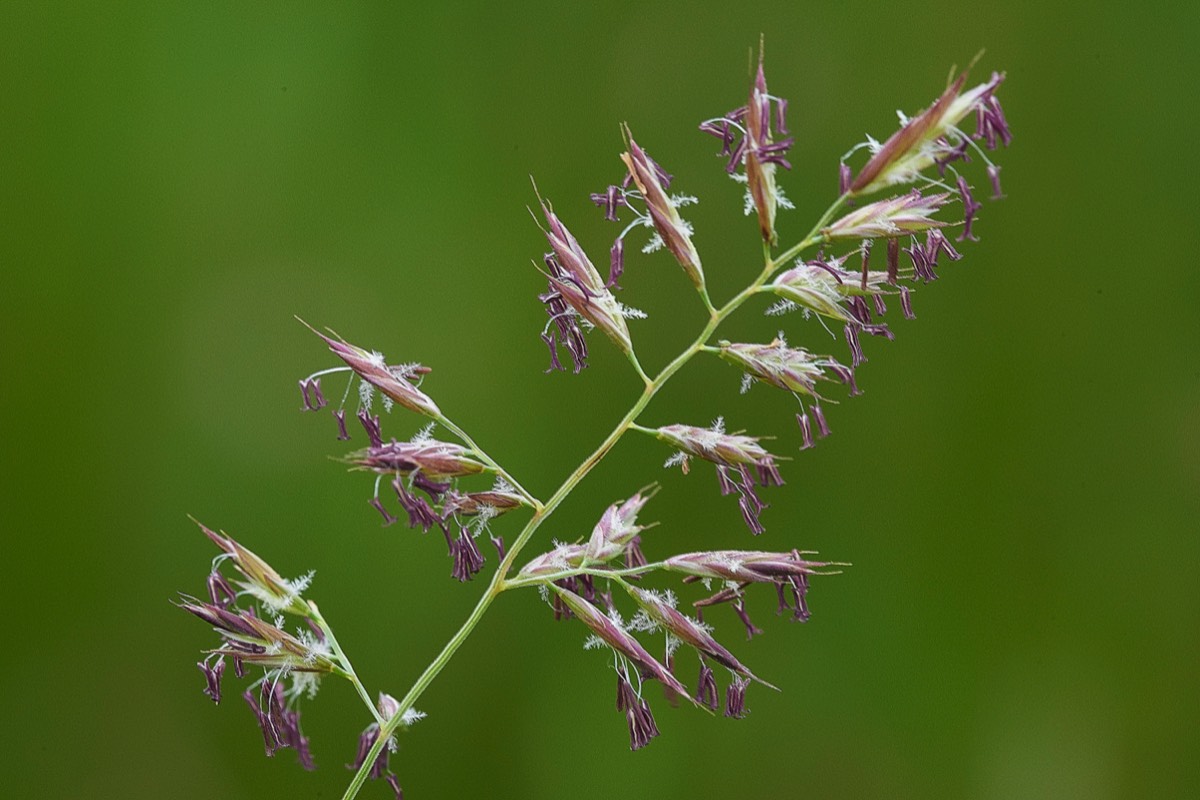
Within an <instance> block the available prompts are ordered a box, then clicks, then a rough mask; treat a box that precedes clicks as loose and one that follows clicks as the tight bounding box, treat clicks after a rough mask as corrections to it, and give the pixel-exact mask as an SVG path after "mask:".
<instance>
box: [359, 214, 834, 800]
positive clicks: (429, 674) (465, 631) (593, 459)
mask: <svg viewBox="0 0 1200 800" xmlns="http://www.w3.org/2000/svg"><path fill="white" fill-rule="evenodd" d="M845 199H846V198H845V196H844V195H843V196H842V197H839V198H838V199H837V200H836V201H835V202H834V203H833V205H831V206H830V207H829V208H828V209H826V211H825V213H824V214H823V215H822V216H821V219H819V220H818V221H817V224H816V225H814V226H813V229H812V230H811V231H810V232H809V234H808V235H807V236H805V237H804V238H803V239H802V240H801V241H800V242H799V243H797V244H796V245H794V246H792V247H790V248H788V249H787V250H785V251H784V252H783V253H781V254H780V255H779V256H778V257H777V258H773V259H772V258H771V257H770V255H769V251H768V250H765V249H764V252H766V253H767V255H766V256H765V257H764V261H765V264H764V266H763V270H762V272H761V273H759V275H758V277H757V278H755V280H754V282H753V283H751V284H750V285H749V286H747V287H746V288H745V289H743V290H742V291H740V292H738V294H736V295H735V296H734V297H733V298H732V299H731V300H730V301H729V302H728V303H726V304H725V305H724V306H722V307H721V308H719V309H716V308H712V304H711V302H710V303H709V304H708V305H709V306H710V309H711V310H710V312H709V320H708V324H706V325H705V326H704V329H703V330H702V331H700V335H699V336H697V337H696V340H695V341H694V342H692V344H691V345H690V346H689V347H688V348H687V349H686V350H684V351H683V352H682V353H680V354H679V355H678V356H676V357H675V359H674V360H673V361H671V363H669V364H667V365H666V366H665V367H663V369H662V371H661V372H659V373H658V375H656V376H655V377H654V378H653V379H652V380H650V381H648V382H647V383H646V388H645V390H644V391H643V392H642V395H641V397H639V398H638V400H637V402H635V403H634V404H633V407H632V408H630V409H629V411H628V412H627V413H626V414H625V416H624V417H623V418H622V419H621V421H620V422H618V423H617V425H616V427H615V428H613V429H612V432H611V433H609V434H608V436H607V437H606V438H605V439H604V441H603V442H601V443H600V446H599V447H597V448H596V449H595V451H593V452H592V454H591V455H590V456H588V457H587V458H586V459H584V461H583V463H582V464H580V465H579V466H578V467H576V468H575V471H574V472H572V473H571V474H570V476H569V477H568V478H567V479H566V480H565V481H563V484H562V486H559V487H558V489H557V491H555V492H554V494H553V495H551V497H550V499H549V500H547V501H546V502H545V504H542V503H539V502H537V500H536V499H534V498H533V496H532V495H530V494H529V493H528V492H526V491H525V490H524V489H521V487H520V485H519V484H518V483H517V482H516V481H513V480H511V479H510V478H509V477H508V473H506V472H504V471H503V470H502V469H501V468H500V467H499V465H497V464H496V463H495V462H494V461H492V460H491V459H490V458H488V457H487V456H486V455H485V454H484V453H483V451H482V450H480V449H479V448H478V446H477V445H475V443H474V442H472V441H471V439H470V437H469V436H467V435H466V434H465V433H464V432H463V431H462V430H461V429H460V428H458V426H456V425H454V424H453V423H451V422H450V421H449V420H447V419H445V418H444V417H442V418H440V419H439V420H438V421H439V422H441V423H442V424H443V425H445V426H446V427H447V428H449V429H450V430H451V431H453V432H454V433H455V435H457V436H458V437H459V438H460V439H462V440H463V442H465V443H466V444H467V445H468V446H469V447H471V448H472V449H473V450H475V451H476V453H478V454H479V455H480V457H481V458H483V459H484V460H485V461H486V462H488V464H489V466H491V467H493V468H494V469H496V470H497V472H498V473H499V474H500V475H501V476H502V477H504V478H505V480H509V481H510V482H511V483H512V485H513V486H514V487H516V488H517V489H518V491H520V492H521V493H522V494H523V495H525V496H526V497H527V498H528V499H529V500H530V501H531V502H533V503H534V514H533V517H531V518H530V520H529V522H528V523H526V525H525V527H524V528H523V529H522V530H521V532H520V533H519V534H518V535H517V538H516V539H515V540H514V541H513V543H512V547H510V548H509V550H508V554H507V555H506V556H505V557H504V560H503V561H501V562H500V566H499V567H497V568H496V572H495V573H494V574H493V575H492V580H491V582H490V583H489V584H488V587H487V591H485V592H484V593H483V596H482V597H480V598H479V602H478V603H477V604H476V605H475V609H474V610H473V611H472V612H471V615H470V616H469V617H467V619H466V621H465V622H463V624H462V627H460V628H459V629H458V631H457V632H456V633H455V634H454V636H453V637H452V638H451V639H450V641H449V642H447V643H446V646H445V647H443V648H442V651H441V652H440V653H438V655H437V657H436V658H435V659H434V660H433V661H432V662H431V663H430V664H429V666H427V667H426V668H425V671H424V672H422V673H421V677H419V678H417V682H416V683H414V684H413V686H412V688H411V689H409V690H408V694H406V695H404V698H403V699H402V700H401V701H400V706H399V708H398V709H397V710H396V713H395V714H394V715H393V716H392V718H391V719H389V720H388V721H387V722H386V723H384V724H382V725H381V726H380V732H379V736H377V737H376V738H375V743H374V744H373V745H372V746H371V749H370V751H369V752H368V753H367V756H366V758H365V759H364V761H363V764H362V766H361V767H360V768H359V770H358V772H356V773H355V775H354V779H353V780H352V781H351V782H350V786H349V787H347V788H346V793H345V794H344V795H342V800H353V798H354V797H356V796H357V795H358V791H359V789H361V788H362V785H363V782H364V781H366V779H367V775H368V774H369V773H370V771H371V767H372V766H373V765H374V763H375V759H376V758H377V757H378V756H379V753H380V752H381V751H382V750H383V748H384V746H385V745H386V744H387V741H388V739H389V738H390V737H391V735H392V734H393V733H395V731H396V728H397V727H399V725H400V722H401V720H402V719H403V717H404V714H405V712H406V711H408V710H409V709H411V708H412V706H413V703H415V702H416V701H417V699H418V698H419V697H420V696H421V694H422V693H423V692H424V691H425V689H426V687H428V686H429V684H431V683H432V682H433V680H434V678H436V677H437V676H438V673H439V672H441V671H442V668H443V667H445V666H446V664H447V663H448V662H449V661H450V659H451V658H452V657H453V656H454V653H455V652H456V651H457V650H458V648H459V647H461V646H462V644H463V642H465V641H466V640H467V637H469V636H470V635H471V632H472V631H473V630H474V629H475V626H476V625H478V624H479V621H480V620H481V619H482V618H483V615H484V613H485V612H486V611H487V609H488V606H490V605H491V604H492V601H493V600H495V599H496V596H497V595H499V594H500V592H502V591H504V590H505V589H506V588H510V587H511V586H512V585H513V583H516V582H515V581H514V582H507V581H506V580H505V579H506V577H507V576H508V573H509V571H510V570H511V569H512V566H513V563H514V562H515V561H516V558H517V556H518V555H519V554H520V552H521V550H522V549H524V547H525V545H526V544H528V543H529V540H530V539H531V538H532V537H533V534H534V533H536V532H537V529H538V528H539V527H541V524H542V523H543V522H545V520H546V518H547V517H549V516H550V515H551V514H553V513H554V511H555V509H557V508H558V507H559V505H561V504H562V502H563V500H565V499H566V498H567V496H568V495H570V494H571V492H572V491H573V490H574V489H575V487H576V486H577V485H578V484H579V482H580V481H582V480H583V479H584V477H586V476H587V474H588V473H589V472H591V471H592V468H593V467H595V466H596V465H597V464H599V463H600V461H601V460H603V459H604V457H605V456H606V455H608V452H609V451H610V450H612V448H613V446H614V445H616V443H617V442H618V441H619V440H620V438H621V437H622V436H624V435H625V432H626V431H628V430H629V429H630V428H632V427H634V425H635V420H636V419H637V418H638V417H639V416H640V415H641V413H642V411H644V410H645V408H646V406H647V405H649V403H650V401H651V400H652V399H654V396H655V395H656V394H658V392H659V390H660V389H662V387H663V385H664V384H666V382H667V381H669V380H670V379H671V376H673V375H674V374H675V373H676V372H678V371H679V370H680V369H682V368H683V367H684V365H685V364H687V363H688V362H689V361H691V359H692V357H693V356H694V355H696V353H699V352H700V351H701V350H703V349H704V347H705V345H706V344H707V343H708V340H709V339H710V338H712V335H713V333H714V332H715V331H716V329H717V328H718V326H720V324H721V323H722V322H724V321H725V319H726V317H728V316H729V315H730V314H732V313H733V312H734V311H736V310H737V309H738V308H739V307H740V306H741V305H742V303H744V302H746V300H747V299H749V298H750V297H752V296H754V294H755V293H757V292H758V291H759V289H761V288H762V286H763V285H764V284H765V283H766V282H767V281H768V280H770V279H771V276H772V275H774V274H775V272H776V271H777V270H778V269H779V267H780V266H782V265H783V264H786V263H787V262H788V261H790V260H791V259H792V258H795V257H796V256H797V255H799V254H800V253H801V252H802V251H804V250H805V249H807V248H809V247H811V246H812V245H813V244H815V243H816V242H818V241H820V238H821V237H820V236H819V234H820V230H821V228H822V227H823V226H824V225H825V224H826V223H827V222H828V221H829V220H830V219H831V218H832V217H833V215H834V214H835V213H836V212H837V209H838V208H839V207H840V206H841V204H842V202H843V201H844V200H845ZM702 296H703V297H707V293H703V294H702ZM635 363H636V362H635ZM639 366H640V365H639ZM643 377H644V373H643ZM521 585H524V584H521Z"/></svg>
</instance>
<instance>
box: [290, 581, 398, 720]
mask: <svg viewBox="0 0 1200 800" xmlns="http://www.w3.org/2000/svg"><path fill="white" fill-rule="evenodd" d="M308 611H309V615H310V618H311V619H312V621H313V622H314V623H316V625H317V627H318V628H320V629H321V633H322V634H324V636H325V641H326V642H327V643H328V644H329V649H330V650H331V651H332V652H333V655H334V657H336V658H337V660H338V665H339V666H340V667H341V669H342V677H344V678H346V679H347V680H348V681H350V683H352V684H354V688H355V689H356V690H357V691H358V696H359V697H361V698H362V701H363V702H364V703H365V704H366V706H367V708H369V709H371V714H372V715H374V717H375V721H376V722H378V723H379V724H380V725H382V724H383V723H384V719H383V717H382V716H380V714H379V709H377V708H376V707H375V703H373V702H372V701H371V696H370V695H369V694H367V688H366V687H365V686H363V682H362V681H361V680H359V678H358V673H357V672H355V671H354V665H353V664H351V663H350V659H349V658H348V657H347V656H346V653H345V651H344V650H342V646H341V645H340V644H338V640H337V637H336V636H334V635H333V628H331V627H330V626H329V623H328V622H326V621H325V618H324V617H323V616H321V611H320V609H318V608H317V604H316V603H314V602H313V601H312V600H309V601H308Z"/></svg>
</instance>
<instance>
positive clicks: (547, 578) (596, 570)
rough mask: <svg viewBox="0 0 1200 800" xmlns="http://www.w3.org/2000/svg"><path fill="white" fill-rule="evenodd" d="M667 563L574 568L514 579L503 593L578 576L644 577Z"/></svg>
mask: <svg viewBox="0 0 1200 800" xmlns="http://www.w3.org/2000/svg"><path fill="white" fill-rule="evenodd" d="M664 563H665V562H662V561H655V562H654V563H653V564H643V565H642V566H640V567H628V568H626V569H605V568H603V567H572V568H570V569H565V570H563V571H562V572H551V573H548V574H546V575H531V576H529V577H528V578H513V579H512V580H511V581H509V580H506V581H505V582H504V585H503V588H502V591H508V590H509V589H520V588H522V587H525V586H542V585H545V584H547V583H554V582H555V581H561V580H562V579H563V578H573V577H575V576H576V575H595V576H596V577H598V578H623V577H625V576H628V575H642V574H645V573H647V572H653V571H654V570H656V569H662V568H663V565H664Z"/></svg>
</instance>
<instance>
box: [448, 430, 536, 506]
mask: <svg viewBox="0 0 1200 800" xmlns="http://www.w3.org/2000/svg"><path fill="white" fill-rule="evenodd" d="M437 421H438V423H440V424H441V425H442V427H444V428H445V429H446V430H448V431H450V432H451V433H453V434H454V435H455V436H457V437H458V438H459V439H461V440H462V441H463V444H465V445H466V446H467V447H469V448H471V449H472V450H474V451H475V455H477V456H479V460H480V461H482V462H483V463H484V464H487V466H488V467H489V468H490V469H491V470H492V471H493V472H495V473H496V474H497V475H499V476H500V477H501V478H503V479H504V480H506V481H508V483H509V485H511V486H512V487H513V488H514V489H516V490H517V491H518V492H519V493H520V494H521V496H522V497H524V498H525V500H526V502H528V503H529V505H530V506H532V507H533V508H534V509H535V510H536V509H539V508H541V506H542V503H541V501H540V500H538V499H537V498H536V497H534V496H533V495H532V494H531V493H529V492H528V491H526V490H525V487H524V486H522V485H521V483H520V481H518V480H517V479H516V478H514V477H513V476H512V475H510V474H509V473H508V471H507V470H506V469H504V467H502V466H500V464H499V463H498V462H497V461H496V460H495V459H494V458H492V457H491V456H489V455H488V454H487V453H486V452H484V450H483V448H482V447H480V446H479V445H477V444H476V443H475V440H474V439H472V438H471V437H470V436H469V435H468V434H467V432H466V431H464V430H463V429H462V428H460V427H458V426H457V425H455V424H454V423H453V422H452V421H451V420H450V419H449V418H448V417H446V416H439V417H437Z"/></svg>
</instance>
